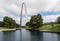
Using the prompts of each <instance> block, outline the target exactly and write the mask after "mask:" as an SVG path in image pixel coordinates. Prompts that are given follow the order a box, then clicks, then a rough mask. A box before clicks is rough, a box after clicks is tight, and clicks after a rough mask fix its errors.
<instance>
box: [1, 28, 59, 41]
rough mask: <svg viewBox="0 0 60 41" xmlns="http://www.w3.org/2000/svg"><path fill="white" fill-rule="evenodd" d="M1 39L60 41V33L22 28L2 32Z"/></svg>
mask: <svg viewBox="0 0 60 41" xmlns="http://www.w3.org/2000/svg"><path fill="white" fill-rule="evenodd" d="M0 41H60V34H58V33H48V32H40V31H30V30H26V29H24V28H22V29H21V30H16V31H7V32H0Z"/></svg>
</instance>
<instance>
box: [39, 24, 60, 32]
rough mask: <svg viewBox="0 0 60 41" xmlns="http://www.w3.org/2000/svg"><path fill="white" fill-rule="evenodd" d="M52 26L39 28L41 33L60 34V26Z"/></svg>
mask: <svg viewBox="0 0 60 41" xmlns="http://www.w3.org/2000/svg"><path fill="white" fill-rule="evenodd" d="M53 25H54V27H52V25H43V26H42V27H40V28H39V30H41V31H51V32H60V24H53Z"/></svg>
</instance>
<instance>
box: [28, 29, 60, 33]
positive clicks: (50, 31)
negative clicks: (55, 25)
mask: <svg viewBox="0 0 60 41" xmlns="http://www.w3.org/2000/svg"><path fill="white" fill-rule="evenodd" d="M27 30H32V29H27ZM36 30H38V31H40V32H49V33H60V32H58V31H52V30H39V29H36Z"/></svg>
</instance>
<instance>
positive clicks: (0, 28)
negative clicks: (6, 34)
mask: <svg viewBox="0 0 60 41" xmlns="http://www.w3.org/2000/svg"><path fill="white" fill-rule="evenodd" d="M13 30H16V29H15V28H14V29H8V28H3V27H0V31H13Z"/></svg>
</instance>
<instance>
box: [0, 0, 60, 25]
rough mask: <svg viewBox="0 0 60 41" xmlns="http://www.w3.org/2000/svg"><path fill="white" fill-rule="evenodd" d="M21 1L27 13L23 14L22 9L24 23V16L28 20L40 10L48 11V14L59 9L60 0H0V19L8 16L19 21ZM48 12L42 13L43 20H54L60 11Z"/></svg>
mask: <svg viewBox="0 0 60 41" xmlns="http://www.w3.org/2000/svg"><path fill="white" fill-rule="evenodd" d="M23 2H25V4H26V7H27V14H25V9H23V22H22V23H23V24H25V23H26V22H25V20H26V16H27V17H28V21H29V20H30V18H31V16H32V15H36V14H37V13H41V12H42V11H44V12H48V11H49V13H50V14H51V12H50V11H52V12H53V11H55V12H56V11H60V0H0V20H2V18H3V17H4V16H9V17H12V18H13V19H15V20H16V22H17V23H20V14H21V5H22V3H23ZM49 13H48V15H47V14H45V13H44V16H43V19H44V22H50V21H55V20H56V18H57V17H58V16H60V13H59V14H56V15H55V13H54V15H53V13H52V14H51V15H50V14H49ZM41 14H42V13H41ZM55 16H57V17H55Z"/></svg>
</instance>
